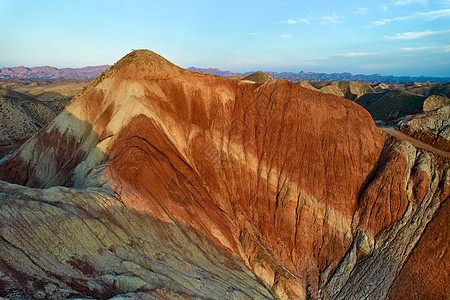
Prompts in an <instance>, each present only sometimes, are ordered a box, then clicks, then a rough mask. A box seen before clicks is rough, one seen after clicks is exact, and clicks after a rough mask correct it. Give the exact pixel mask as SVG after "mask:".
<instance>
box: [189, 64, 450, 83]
mask: <svg viewBox="0 0 450 300" xmlns="http://www.w3.org/2000/svg"><path fill="white" fill-rule="evenodd" d="M186 70H189V71H194V72H200V73H205V74H213V75H219V76H223V77H233V76H247V75H250V74H252V73H255V72H254V71H252V72H244V73H235V72H232V71H229V70H227V71H222V70H220V69H217V68H196V67H189V68H187V69H186ZM264 72H265V73H268V74H270V75H272V77H273V78H279V79H285V80H289V81H342V80H351V81H360V82H378V83H381V82H384V83H406V82H412V81H420V82H423V81H430V82H436V83H443V82H450V77H434V76H423V75H421V76H394V75H380V74H371V75H364V74H356V75H353V74H351V73H347V72H344V73H317V72H304V71H300V72H298V73H295V72H273V71H264Z"/></svg>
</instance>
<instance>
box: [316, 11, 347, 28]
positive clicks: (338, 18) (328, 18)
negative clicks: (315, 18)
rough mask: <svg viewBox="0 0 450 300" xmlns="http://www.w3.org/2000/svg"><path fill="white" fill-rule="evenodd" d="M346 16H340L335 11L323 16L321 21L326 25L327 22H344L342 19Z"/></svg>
mask: <svg viewBox="0 0 450 300" xmlns="http://www.w3.org/2000/svg"><path fill="white" fill-rule="evenodd" d="M343 18H344V17H341V16H338V15H336V13H335V12H333V13H331V14H330V13H328V16H322V22H320V24H322V25H325V24H336V23H340V22H342V19H343Z"/></svg>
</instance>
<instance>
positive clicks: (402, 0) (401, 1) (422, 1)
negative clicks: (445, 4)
mask: <svg viewBox="0 0 450 300" xmlns="http://www.w3.org/2000/svg"><path fill="white" fill-rule="evenodd" d="M411 3H419V4H423V5H426V4H428V0H398V1H395V4H396V5H409V4H411Z"/></svg>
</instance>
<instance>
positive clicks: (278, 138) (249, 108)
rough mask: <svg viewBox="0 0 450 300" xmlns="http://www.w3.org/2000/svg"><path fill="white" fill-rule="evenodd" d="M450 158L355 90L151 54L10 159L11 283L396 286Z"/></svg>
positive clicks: (265, 290)
mask: <svg viewBox="0 0 450 300" xmlns="http://www.w3.org/2000/svg"><path fill="white" fill-rule="evenodd" d="M330 124H339V127H336V126H330ZM448 170H449V162H448V159H445V158H442V157H440V156H439V155H437V154H435V153H433V152H429V151H425V150H418V149H416V148H415V147H414V146H413V145H411V144H409V143H408V142H405V141H401V140H398V139H395V138H394V137H388V136H385V137H384V139H383V136H382V134H381V132H380V131H379V129H378V128H377V127H376V126H375V124H374V122H373V120H372V118H371V116H370V114H369V113H368V112H367V111H365V110H364V109H363V108H361V107H360V106H359V105H357V104H355V103H354V102H352V101H349V100H346V99H343V98H341V97H337V96H334V95H328V94H324V93H320V92H316V91H312V90H308V89H305V88H302V87H300V86H298V85H297V84H294V83H290V82H287V81H284V80H270V81H267V82H265V83H262V84H260V83H249V82H247V81H237V80H231V79H226V78H222V77H218V76H211V75H204V74H199V73H194V72H190V71H187V70H183V69H181V68H179V67H177V66H175V65H173V64H172V63H170V62H169V61H167V60H165V59H164V58H162V57H160V56H159V55H157V54H155V53H153V52H151V51H146V50H138V51H134V52H132V53H130V54H129V55H127V56H125V57H124V58H123V59H121V60H120V61H119V62H117V63H116V64H115V65H114V66H112V67H111V68H110V69H108V70H107V71H105V72H104V73H103V74H102V75H101V76H99V77H98V78H97V79H96V80H95V81H93V82H92V83H91V84H90V85H89V86H88V87H87V89H86V90H85V91H84V92H83V93H81V94H80V95H78V96H77V97H76V98H75V99H74V100H73V101H72V102H70V103H69V105H67V106H66V108H65V110H64V111H63V112H62V113H61V114H59V115H58V116H57V117H56V118H55V119H54V121H52V122H51V123H50V124H49V125H48V126H47V127H46V128H44V129H42V130H41V131H39V132H38V133H37V134H35V135H34V136H33V137H32V138H31V139H30V140H28V141H27V142H26V143H25V144H24V145H22V146H21V147H20V148H19V149H18V150H17V151H15V152H14V153H13V154H12V155H11V156H10V157H8V158H7V159H6V160H5V161H3V162H2V163H1V164H0V179H1V180H4V181H0V214H1V215H2V216H1V217H0V224H1V226H0V296H7V295H9V294H10V293H22V295H23V296H27V297H35V298H64V297H95V298H110V297H113V296H115V295H120V294H128V295H129V296H130V297H136V298H137V297H140V296H143V295H147V296H149V297H154V298H161V299H163V298H164V297H169V298H175V297H180V298H182V297H185V298H194V297H199V298H213V299H223V298H227V299H255V298H256V299H265V298H267V299H269V298H277V299H308V298H314V299H318V298H324V299H328V298H331V299H340V298H352V297H353V298H355V299H360V298H363V297H368V298H370V297H373V298H376V299H383V298H388V297H395V295H396V294H393V293H394V292H395V291H397V290H396V289H393V290H391V289H390V288H391V287H392V286H394V285H395V280H396V278H398V276H399V274H402V270H403V267H404V266H405V265H408V263H409V261H408V259H409V257H410V254H411V251H412V250H413V249H414V247H415V246H416V245H420V242H419V241H420V239H421V236H422V233H423V232H424V230H425V227H426V225H427V224H428V223H429V222H430V220H433V216H434V213H435V212H436V211H442V210H446V209H448V208H447V206H445V205H444V204H445V203H447V202H448V201H447V200H448V198H449V189H450V188H449V174H448V173H449V171H448ZM438 224H440V223H438ZM434 226H439V225H434ZM437 247H438V248H439V249H440V250H439V251H447V250H446V249H447V248H446V247H448V246H446V245H443V244H439V245H438V246H437ZM411 257H414V255H413V256H411ZM419 257H420V256H419ZM436 268H440V267H439V266H436ZM368 270H369V271H368ZM405 272H406V271H405ZM380 274H385V275H384V276H382V275H380ZM403 274H405V273H403ZM430 274H431V273H430ZM400 276H404V275H400ZM440 280H441V281H442V280H445V278H441V279H440ZM441 281H439V282H441ZM393 291H394V292H393ZM437 293H438V294H439V295H444V294H443V293H445V290H437ZM398 295H400V291H399V292H398Z"/></svg>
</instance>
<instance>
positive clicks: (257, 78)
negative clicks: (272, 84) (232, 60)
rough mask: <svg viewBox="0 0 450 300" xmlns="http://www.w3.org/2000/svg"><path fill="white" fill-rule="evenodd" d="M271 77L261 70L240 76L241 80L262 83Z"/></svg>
mask: <svg viewBox="0 0 450 300" xmlns="http://www.w3.org/2000/svg"><path fill="white" fill-rule="evenodd" d="M272 79H273V78H272V75H270V74H268V73H265V72H261V71H259V72H255V73H253V74H250V75H248V76H247V77H244V78H242V80H250V81H253V82H256V83H264V82H266V81H269V80H272Z"/></svg>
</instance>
